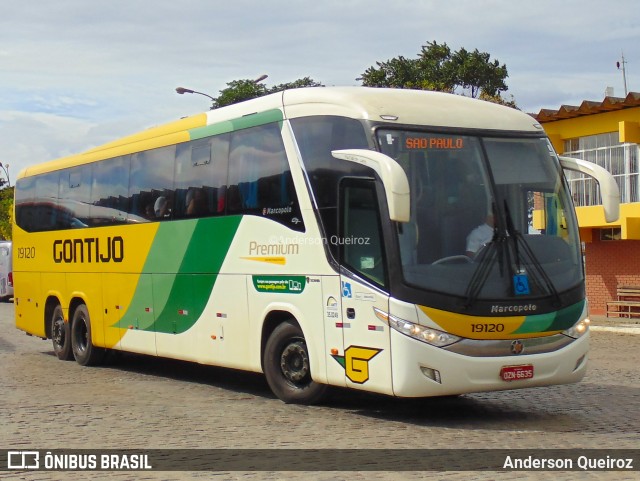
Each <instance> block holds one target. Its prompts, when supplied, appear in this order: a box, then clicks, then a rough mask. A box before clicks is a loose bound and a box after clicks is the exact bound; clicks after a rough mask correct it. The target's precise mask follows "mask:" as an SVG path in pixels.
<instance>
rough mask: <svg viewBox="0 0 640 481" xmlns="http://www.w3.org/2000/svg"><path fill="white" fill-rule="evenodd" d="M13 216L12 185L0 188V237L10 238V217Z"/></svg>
mask: <svg viewBox="0 0 640 481" xmlns="http://www.w3.org/2000/svg"><path fill="white" fill-rule="evenodd" d="M12 216H13V187H5V188H4V189H2V190H0V238H1V239H6V240H11V219H12Z"/></svg>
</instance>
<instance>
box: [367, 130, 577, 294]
mask: <svg viewBox="0 0 640 481" xmlns="http://www.w3.org/2000/svg"><path fill="white" fill-rule="evenodd" d="M377 138H378V143H379V145H380V148H381V151H382V152H383V153H385V154H387V155H389V156H390V157H392V158H394V159H395V160H396V161H397V162H398V163H399V164H400V165H401V166H402V167H403V169H404V170H405V172H406V174H407V177H408V179H409V184H410V189H411V219H410V221H409V222H408V223H399V224H398V228H397V231H398V244H399V247H400V258H401V260H402V274H403V278H404V281H405V282H406V283H407V284H409V285H413V286H415V287H417V288H421V289H426V290H430V291H436V292H440V293H444V294H449V295H454V296H460V297H464V298H466V299H467V300H468V301H469V302H472V301H473V300H475V299H497V298H500V299H504V298H509V297H511V298H513V297H518V298H526V297H540V296H549V295H552V296H557V295H558V293H559V292H563V291H566V290H568V289H570V288H573V287H575V286H576V285H577V284H579V283H580V282H581V281H582V279H583V271H582V264H581V256H580V243H579V237H578V229H577V223H576V220H575V217H574V214H573V209H572V204H571V200H570V198H569V196H568V193H567V192H568V191H567V188H566V182H565V181H564V177H563V176H562V171H561V169H560V167H559V163H558V160H557V157H556V155H555V153H554V151H553V149H552V147H551V145H550V143H549V142H548V140H547V139H545V138H512V137H507V138H497V137H479V136H471V135H455V134H448V133H447V134H443V133H429V132H421V131H409V130H407V131H402V130H390V129H382V130H378V132H377Z"/></svg>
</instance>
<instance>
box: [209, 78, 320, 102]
mask: <svg viewBox="0 0 640 481" xmlns="http://www.w3.org/2000/svg"><path fill="white" fill-rule="evenodd" d="M302 87H322V84H321V83H319V82H316V81H315V80H313V79H311V78H310V77H304V78H301V79H298V80H294V81H293V82H288V83H283V84H279V85H275V86H273V87H271V88H267V87H266V86H265V85H264V84H262V83H260V82H256V81H255V80H249V79H243V80H232V81H231V82H228V83H227V87H226V88H224V89H222V90H221V91H220V95H218V97H216V98H215V99H214V101H213V104H212V106H211V109H212V110H213V109H218V108H220V107H224V106H226V105H232V104H235V103H238V102H243V101H245V100H250V99H255V98H258V97H262V96H263V95H268V94H272V93H276V92H281V91H282V90H286V89H293V88H302Z"/></svg>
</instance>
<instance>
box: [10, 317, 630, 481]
mask: <svg viewBox="0 0 640 481" xmlns="http://www.w3.org/2000/svg"><path fill="white" fill-rule="evenodd" d="M12 316H13V306H12V305H11V304H8V305H7V304H5V305H0V419H2V423H1V424H0V440H2V442H0V448H5V449H59V448H63V447H68V448H73V449H81V448H94V449H112V448H113V449H118V448H128V449H143V448H174V449H185V448H238V449H240V448H265V449H271V448H278V449H287V448H309V449H317V448H322V449H329V448H343V449H348V448H357V449H398V448H401V449H404V448H433V449H468V448H475V449H484V448H502V449H519V448H521V449H537V448H554V449H555V448H576V449H590V448H604V449H637V448H638V447H640V416H639V415H638V405H639V400H640V379H639V377H638V372H639V371H638V365H639V364H640V335H637V334H639V333H640V325H638V324H636V323H635V322H627V321H624V320H613V319H606V318H595V319H594V322H593V324H594V328H593V333H592V350H591V354H590V365H589V372H588V375H587V377H586V378H585V380H584V381H583V382H581V383H579V384H575V385H569V386H557V387H549V388H537V389H529V390H520V391H511V392H501V393H485V394H476V395H467V396H461V397H458V398H453V399H427V400H419V401H411V400H408V401H407V400H404V401H403V400H397V399H391V398H387V397H381V396H371V395H366V394H361V393H356V392H351V391H337V392H335V393H334V395H333V397H332V398H331V400H330V401H329V402H328V403H327V404H325V405H322V406H315V407H302V406H293V405H286V404H283V403H282V402H280V401H279V400H277V399H275V398H274V396H273V395H272V394H271V393H270V391H269V389H268V387H267V385H266V383H265V381H264V380H263V378H262V376H259V375H254V374H247V373H240V372H236V371H230V370H225V369H217V368H212V367H207V366H199V365H194V364H190V363H183V362H176V361H167V360H157V359H153V358H150V357H144V356H134V355H126V356H124V357H123V358H122V359H121V360H120V361H118V362H116V363H111V364H108V365H106V366H103V367H98V368H84V367H81V366H79V365H77V364H76V363H75V362H62V361H58V360H57V359H56V358H55V356H54V355H53V351H52V348H51V343H50V341H46V342H45V341H42V340H39V339H36V338H33V337H28V336H25V335H24V333H22V332H20V331H18V330H16V329H15V328H14V327H13V317H12ZM457 456H458V459H452V461H451V462H452V468H455V466H456V465H457V464H456V463H460V462H463V460H461V459H459V454H458V455H457ZM405 462H406V463H407V464H408V465H409V466H410V465H411V463H412V459H410V458H408V459H406V460H405ZM638 462H640V460H638ZM287 467H288V466H282V467H281V469H282V471H270V472H216V473H211V472H149V473H140V472H137V473H122V472H121V473H117V472H103V473H90V474H89V473H82V472H65V473H47V472H31V473H29V472H24V473H15V472H11V473H9V472H6V471H5V472H2V471H0V479H26V480H45V479H70V480H75V479H77V480H80V479H103V478H104V479H121V480H125V479H154V480H156V479H158V480H159V479H225V480H226V479H231V480H235V479H242V480H245V479H247V480H254V479H268V480H280V479H287V480H288V479H293V480H303V479H318V480H334V479H336V480H338V479H355V480H378V479H384V480H395V479H445V480H446V479H482V480H489V479H513V478H517V479H519V480H523V479H580V480H582V479H629V480H631V479H639V478H640V476H638V471H635V472H633V473H622V472H608V473H602V472H586V473H582V472H570V473H553V472H547V473H540V472H518V473H493V472H474V473H460V472H455V471H446V472H437V473H433V472H401V473H393V472H366V471H356V472H287V471H286V469H287Z"/></svg>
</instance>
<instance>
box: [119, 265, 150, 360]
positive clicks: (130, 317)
mask: <svg viewBox="0 0 640 481" xmlns="http://www.w3.org/2000/svg"><path fill="white" fill-rule="evenodd" d="M125 277H127V278H129V279H130V283H133V282H134V281H137V283H135V284H134V285H135V295H132V292H134V290H131V289H132V288H131V287H125V286H120V290H119V299H118V305H119V306H120V307H121V308H122V309H123V310H124V313H123V314H122V317H120V319H119V320H118V322H117V328H118V331H119V332H120V333H121V335H122V339H121V340H120V347H121V349H122V350H124V351H130V352H138V353H140V354H151V355H153V356H154V355H155V354H156V337H155V333H154V332H153V331H152V330H151V329H152V328H153V323H154V309H153V288H152V276H151V274H142V275H140V276H137V275H125ZM127 302H128V304H127Z"/></svg>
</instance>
